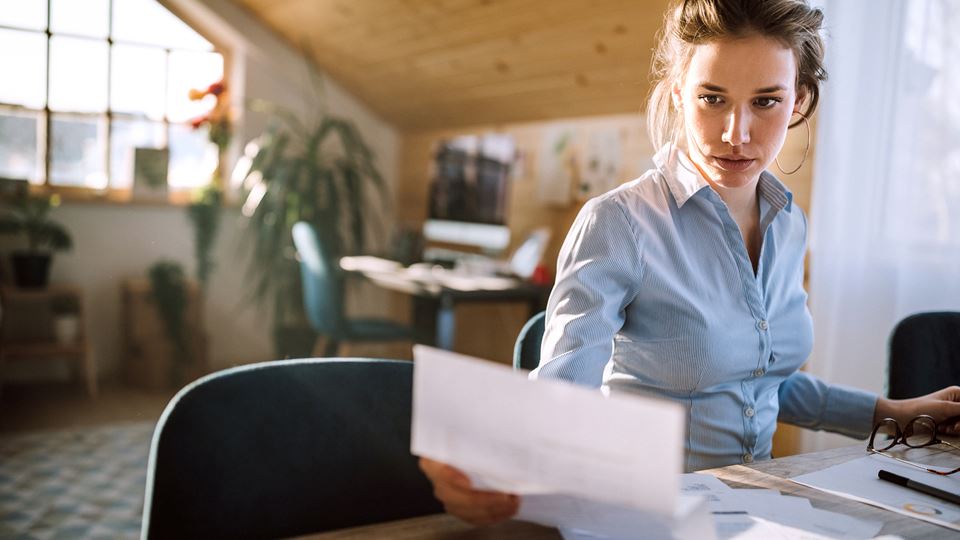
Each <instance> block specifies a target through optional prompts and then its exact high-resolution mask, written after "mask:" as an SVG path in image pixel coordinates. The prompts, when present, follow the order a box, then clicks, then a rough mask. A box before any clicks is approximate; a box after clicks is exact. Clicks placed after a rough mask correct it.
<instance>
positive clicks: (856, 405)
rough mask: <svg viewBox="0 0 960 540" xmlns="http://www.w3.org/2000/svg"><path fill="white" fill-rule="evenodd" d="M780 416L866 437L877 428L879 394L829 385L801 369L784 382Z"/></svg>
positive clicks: (798, 424) (799, 424) (801, 422)
mask: <svg viewBox="0 0 960 540" xmlns="http://www.w3.org/2000/svg"><path fill="white" fill-rule="evenodd" d="M779 395H780V414H779V417H778V419H779V420H780V421H782V422H786V423H788V424H793V425H796V426H800V427H805V428H809V429H816V430H825V431H832V432H834V433H840V434H842V435H846V436H848V437H854V438H857V439H865V438H866V437H868V436H869V435H870V431H871V430H872V429H873V413H874V410H875V409H876V406H877V395H876V394H874V393H872V392H867V391H864V390H858V389H856V388H850V387H848V386H843V385H839V384H827V383H825V382H823V381H821V380H820V379H818V378H816V377H814V376H813V375H811V374H809V373H805V372H802V371H798V372H796V373H794V374H793V375H791V376H790V377H787V379H786V380H784V382H783V383H782V384H781V385H780V390H779Z"/></svg>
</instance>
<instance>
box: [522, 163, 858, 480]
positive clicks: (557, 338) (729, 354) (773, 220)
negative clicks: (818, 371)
mask: <svg viewBox="0 0 960 540" xmlns="http://www.w3.org/2000/svg"><path fill="white" fill-rule="evenodd" d="M654 162H655V164H656V167H657V168H656V169H653V170H650V171H648V172H647V173H646V174H644V175H643V176H642V177H640V178H639V179H637V180H634V181H632V182H629V183H627V184H624V185H622V186H620V187H619V188H617V189H614V190H613V191H610V192H608V193H606V194H604V195H601V196H599V197H597V198H595V199H592V200H590V201H589V202H587V203H586V205H584V207H583V209H582V210H581V211H580V214H579V215H578V216H577V219H576V221H575V222H574V224H573V226H572V227H571V229H570V232H569V234H568V235H567V238H566V240H565V241H564V243H563V247H562V248H561V250H560V256H559V259H558V262H557V283H556V286H555V287H554V289H553V292H552V293H551V295H550V300H549V302H548V304H547V318H546V331H545V334H544V338H543V347H542V350H541V363H540V367H538V368H537V369H536V370H534V372H533V373H532V374H531V377H534V378H536V377H543V378H557V379H565V380H568V381H572V382H575V383H579V384H583V385H587V386H592V387H601V386H602V388H603V390H604V391H606V392H610V393H613V392H619V391H623V392H633V393H641V394H647V395H653V396H660V397H664V398H668V399H671V400H675V401H678V402H680V403H681V404H683V405H684V406H685V408H686V411H687V428H688V429H687V432H686V439H685V441H684V443H685V448H686V462H685V468H686V470H688V471H693V470H699V469H704V468H709V467H719V466H724V465H731V464H734V463H749V462H752V461H754V460H757V459H768V458H770V453H771V450H772V446H773V433H774V431H775V430H776V427H777V425H776V423H777V420H778V419H779V420H781V421H785V422H788V423H791V424H796V425H799V426H803V427H807V428H812V429H825V430H829V431H836V432H839V433H843V434H846V435H850V436H854V437H859V438H864V437H866V436H867V435H869V433H870V430H871V428H872V425H871V424H872V420H873V411H874V407H875V405H876V400H877V396H876V395H874V394H871V393H868V392H864V391H860V390H855V389H852V388H846V387H841V386H838V385H828V384H826V383H824V382H822V381H820V380H819V379H817V378H815V377H813V376H812V375H810V374H808V373H804V372H800V371H797V370H798V369H799V368H800V366H801V364H803V363H804V361H806V359H807V356H808V355H809V354H810V350H811V347H812V343H813V325H812V321H811V318H810V313H809V311H808V310H807V305H806V301H807V293H806V291H805V290H804V289H803V257H804V251H805V243H806V234H807V221H806V217H805V216H804V214H803V211H802V210H801V209H800V208H798V207H796V206H794V205H793V204H792V202H791V201H792V194H791V193H790V192H789V191H787V189H786V187H785V186H784V185H783V184H782V183H780V181H779V180H777V179H776V178H775V177H774V176H773V175H771V174H769V173H767V172H764V173H763V174H762V175H761V176H760V180H759V182H758V184H757V193H758V195H759V197H758V199H759V204H760V230H761V234H762V238H763V245H762V249H761V253H760V259H759V265H758V268H757V272H756V274H754V270H753V266H752V264H751V262H750V257H749V255H748V254H747V250H746V246H745V245H744V242H743V238H742V237H741V235H740V229H739V227H738V226H737V223H736V222H735V221H734V220H733V217H732V216H731V214H730V212H729V210H728V209H727V206H726V204H725V203H724V202H723V200H721V199H720V196H719V195H717V193H716V191H714V190H713V189H712V188H711V187H710V186H709V184H707V182H706V181H705V180H704V179H703V177H702V176H701V175H699V174H697V173H695V172H694V171H695V170H696V169H694V168H693V166H692V164H690V162H689V158H687V157H686V156H685V155H684V154H683V153H682V152H681V151H679V150H676V149H674V148H672V147H669V146H667V147H664V148H663V149H662V150H661V151H660V152H659V153H658V154H657V156H656V157H655V158H654ZM633 429H644V420H643V418H638V419H637V423H636V425H635V426H633ZM650 435H651V437H653V438H655V437H656V434H655V433H651V434H650Z"/></svg>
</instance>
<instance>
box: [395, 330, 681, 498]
mask: <svg viewBox="0 0 960 540" xmlns="http://www.w3.org/2000/svg"><path fill="white" fill-rule="evenodd" d="M414 358H415V367H414V398H413V426H412V433H411V450H412V452H413V453H414V454H416V455H420V456H426V457H429V458H431V459H434V460H437V461H441V462H444V463H449V464H451V465H453V466H455V467H457V468H459V469H462V470H463V471H465V472H467V473H468V474H470V475H471V477H472V478H473V479H474V481H475V482H476V483H477V485H478V486H482V487H485V488H489V489H496V490H499V491H506V492H511V493H516V494H519V495H531V494H551V495H553V494H556V495H573V496H575V497H578V498H582V499H585V500H592V501H596V502H605V503H609V504H611V505H619V506H623V507H627V508H630V509H635V510H642V511H645V512H649V513H651V514H657V515H660V516H665V517H669V516H672V515H673V513H674V511H675V501H676V498H677V491H678V485H677V484H678V482H677V478H678V475H679V473H680V472H681V460H682V457H683V448H682V435H683V429H684V427H683V420H684V416H683V415H684V413H683V410H682V408H681V407H680V406H679V405H678V404H676V403H671V402H666V401H661V400H655V399H650V398H642V397H637V396H611V397H604V396H603V395H602V394H601V393H600V392H598V391H596V390H591V389H587V388H581V387H576V386H574V385H571V384H567V383H563V382H559V381H548V380H538V381H531V380H528V379H527V378H526V376H525V375H524V374H521V373H519V372H515V371H513V370H511V369H510V368H509V367H507V366H503V365H498V364H494V363H492V362H487V361H483V360H478V359H474V358H470V357H467V356H463V355H459V354H456V353H451V352H448V351H442V350H439V349H434V348H431V347H424V346H421V345H417V346H415V347H414Z"/></svg>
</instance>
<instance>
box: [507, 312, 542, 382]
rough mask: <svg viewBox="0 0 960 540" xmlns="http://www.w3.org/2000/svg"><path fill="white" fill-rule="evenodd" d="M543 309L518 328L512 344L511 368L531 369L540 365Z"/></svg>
mask: <svg viewBox="0 0 960 540" xmlns="http://www.w3.org/2000/svg"><path fill="white" fill-rule="evenodd" d="M546 318H547V314H546V312H544V311H541V312H540V313H537V314H536V315H534V316H533V317H530V320H529V321H527V324H525V325H523V328H521V329H520V335H518V336H517V342H516V343H515V344H514V346H513V369H526V370H532V369H535V368H536V367H537V366H539V365H540V343H541V342H542V341H543V328H544V320H545V319H546Z"/></svg>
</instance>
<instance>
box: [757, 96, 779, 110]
mask: <svg viewBox="0 0 960 540" xmlns="http://www.w3.org/2000/svg"><path fill="white" fill-rule="evenodd" d="M780 101H782V100H781V99H780V98H773V97H762V98H757V99H756V100H755V101H754V104H756V106H757V107H760V108H761V109H769V108H770V107H773V106H774V105H776V104H777V103H780Z"/></svg>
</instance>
